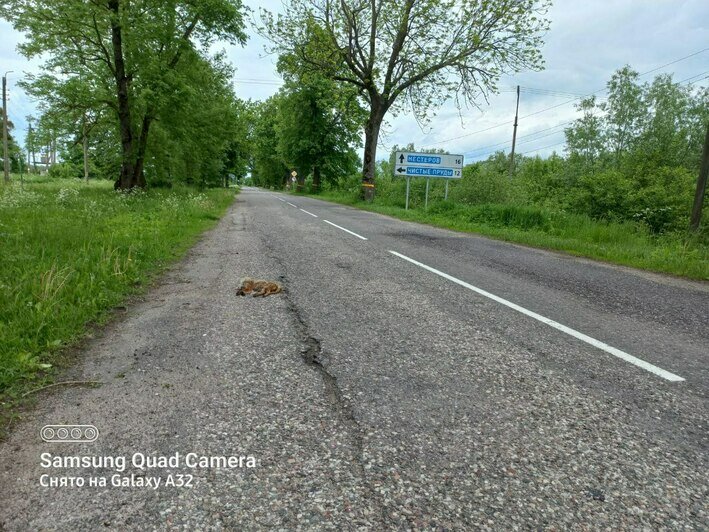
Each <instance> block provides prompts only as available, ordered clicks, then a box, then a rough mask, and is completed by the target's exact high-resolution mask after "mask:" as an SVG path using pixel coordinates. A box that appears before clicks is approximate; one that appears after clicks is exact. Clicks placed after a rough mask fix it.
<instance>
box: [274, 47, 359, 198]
mask: <svg viewBox="0 0 709 532" xmlns="http://www.w3.org/2000/svg"><path fill="white" fill-rule="evenodd" d="M279 71H280V72H281V73H282V74H283V75H284V78H285V79H286V84H285V86H284V88H283V89H282V94H283V97H282V99H281V100H280V105H279V128H278V133H279V140H278V142H279V152H280V153H281V156H282V157H283V159H284V160H285V161H286V162H287V163H288V165H289V166H293V167H295V168H298V171H299V175H298V177H299V184H300V186H302V184H303V180H304V178H305V176H306V175H307V174H312V178H313V187H314V188H315V189H316V190H319V189H320V186H321V182H322V178H323V176H324V177H325V179H331V180H334V179H337V178H339V177H342V176H347V175H350V174H352V173H353V172H354V171H355V170H356V168H355V166H356V164H357V155H356V153H355V151H354V148H353V147H354V146H358V145H361V137H360V136H359V128H360V123H361V121H362V120H363V119H364V118H365V116H366V115H365V113H364V110H363V109H362V107H361V106H360V104H359V102H358V98H357V91H356V90H354V88H353V87H352V86H348V85H343V84H342V83H338V82H335V81H333V80H331V79H328V78H326V77H324V76H322V75H321V74H319V73H313V72H307V71H306V70H304V69H302V68H300V66H299V64H298V58H297V57H295V56H292V55H290V56H283V57H281V60H280V61H279Z"/></svg>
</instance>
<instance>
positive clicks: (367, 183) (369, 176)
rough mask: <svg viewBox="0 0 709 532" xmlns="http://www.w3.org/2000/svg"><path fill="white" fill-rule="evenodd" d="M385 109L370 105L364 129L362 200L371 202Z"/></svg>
mask: <svg viewBox="0 0 709 532" xmlns="http://www.w3.org/2000/svg"><path fill="white" fill-rule="evenodd" d="M384 112H385V109H384V108H383V106H381V105H376V104H372V108H371V110H370V113H369V119H368V120H367V125H366V126H365V128H364V167H363V168H362V198H363V199H364V200H365V201H367V202H371V201H372V200H373V199H374V176H375V169H376V168H375V167H376V163H377V142H378V141H379V129H380V128H381V126H382V120H383V119H384Z"/></svg>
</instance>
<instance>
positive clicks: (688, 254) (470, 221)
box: [316, 179, 709, 280]
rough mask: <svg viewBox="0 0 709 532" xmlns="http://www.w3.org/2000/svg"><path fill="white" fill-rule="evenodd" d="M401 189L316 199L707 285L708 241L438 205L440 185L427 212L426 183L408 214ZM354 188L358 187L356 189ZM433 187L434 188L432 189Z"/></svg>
mask: <svg viewBox="0 0 709 532" xmlns="http://www.w3.org/2000/svg"><path fill="white" fill-rule="evenodd" d="M400 181H401V182H404V184H403V185H402V183H401V182H399V183H392V181H391V180H386V179H384V180H382V186H381V187H380V188H378V195H377V196H376V197H375V200H374V202H373V203H365V202H363V201H360V199H359V197H358V196H359V194H358V193H359V190H358V189H359V187H358V186H353V187H351V188H349V189H348V188H343V187H340V188H332V189H330V190H326V191H324V192H322V193H320V194H317V196H316V197H319V198H321V199H326V200H329V201H334V202H337V203H342V204H345V205H351V206H353V207H357V208H359V209H364V210H369V211H372V212H378V213H380V214H386V215H389V216H393V217H396V218H399V219H402V220H408V221H413V222H420V223H426V224H430V225H435V226H438V227H443V228H446V229H453V230H457V231H465V232H471V233H478V234H481V235H485V236H489V237H492V238H497V239H500V240H506V241H509V242H516V243H519V244H525V245H528V246H533V247H538V248H544V249H552V250H558V251H563V252H566V253H569V254H572V255H577V256H582V257H588V258H591V259H598V260H603V261H607V262H611V263H615V264H620V265H624V266H630V267H634V268H641V269H645V270H650V271H656V272H662V273H669V274H673V275H678V276H682V277H688V278H691V279H700V280H709V235H707V233H706V231H704V232H703V233H698V234H690V233H688V232H686V231H685V232H680V231H674V232H666V233H660V234H658V233H655V232H653V231H652V230H650V229H649V228H648V227H647V224H645V223H643V222H642V221H638V222H633V221H623V220H621V221H614V220H603V219H600V220H599V219H594V218H592V217H590V216H589V215H587V214H582V213H575V212H569V211H566V210H561V209H553V208H550V207H544V206H537V205H519V204H515V203H513V202H507V203H483V204H466V203H462V202H459V201H456V200H457V199H458V198H457V197H456V194H454V189H453V187H452V186H451V197H452V198H453V199H452V200H444V199H443V184H442V183H440V182H435V183H434V180H432V182H431V190H430V194H429V197H430V199H429V205H428V208H425V206H424V199H423V198H424V188H423V187H425V181H424V180H417V181H420V183H416V184H415V186H414V183H413V182H412V187H411V188H412V191H411V198H410V206H409V210H405V209H404V196H405V181H404V180H400ZM357 185H358V184H357ZM434 185H435V186H434Z"/></svg>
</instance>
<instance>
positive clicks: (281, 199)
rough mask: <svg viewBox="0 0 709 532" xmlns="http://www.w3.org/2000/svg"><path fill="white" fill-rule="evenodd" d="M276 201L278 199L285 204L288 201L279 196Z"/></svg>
mask: <svg viewBox="0 0 709 532" xmlns="http://www.w3.org/2000/svg"><path fill="white" fill-rule="evenodd" d="M276 199H277V200H278V201H282V202H283V203H285V202H286V200H284V199H283V198H279V197H278V196H276Z"/></svg>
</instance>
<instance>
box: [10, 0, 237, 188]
mask: <svg viewBox="0 0 709 532" xmlns="http://www.w3.org/2000/svg"><path fill="white" fill-rule="evenodd" d="M0 15H2V16H4V17H5V18H7V19H9V20H11V21H12V23H13V25H14V26H15V28H16V29H18V30H20V31H24V32H25V34H26V38H27V40H26V42H25V43H23V44H22V45H20V51H21V52H22V53H23V54H24V55H26V56H27V57H36V56H43V57H44V56H46V57H47V60H46V61H45V64H44V70H45V71H47V72H49V73H51V75H54V76H55V77H56V79H57V81H58V83H61V82H62V81H63V80H64V79H66V78H67V77H71V76H80V77H81V78H82V79H83V80H85V82H86V83H89V84H90V86H91V87H92V88H93V89H94V90H95V91H96V92H95V94H96V97H97V99H98V100H100V101H102V103H103V104H104V105H106V106H108V107H109V108H110V109H112V110H113V112H114V113H115V114H114V117H115V120H116V126H117V127H116V129H117V131H118V133H119V138H120V146H121V170H120V177H119V178H118V179H117V181H116V187H117V188H123V189H128V188H132V187H135V186H139V187H141V186H144V185H145V177H144V165H145V158H146V150H147V146H148V138H149V132H150V128H151V126H152V125H153V123H154V121H155V120H156V119H157V118H158V117H159V116H160V112H161V110H162V109H163V104H164V100H165V98H166V96H168V95H170V94H172V93H173V92H175V91H176V90H179V86H178V85H179V82H180V76H176V75H175V72H176V70H177V69H178V66H180V65H181V63H182V60H183V58H184V56H186V55H187V54H188V53H195V54H199V53H200V50H208V49H209V47H210V45H211V44H212V43H213V42H215V41H216V40H226V41H229V42H231V43H243V42H244V41H245V39H246V36H245V34H244V33H243V26H244V23H243V13H242V6H241V2H240V0H199V1H197V0H130V1H129V0H92V1H90V2H76V1H75V0H10V1H8V2H5V3H4V4H3V6H2V7H0Z"/></svg>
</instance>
